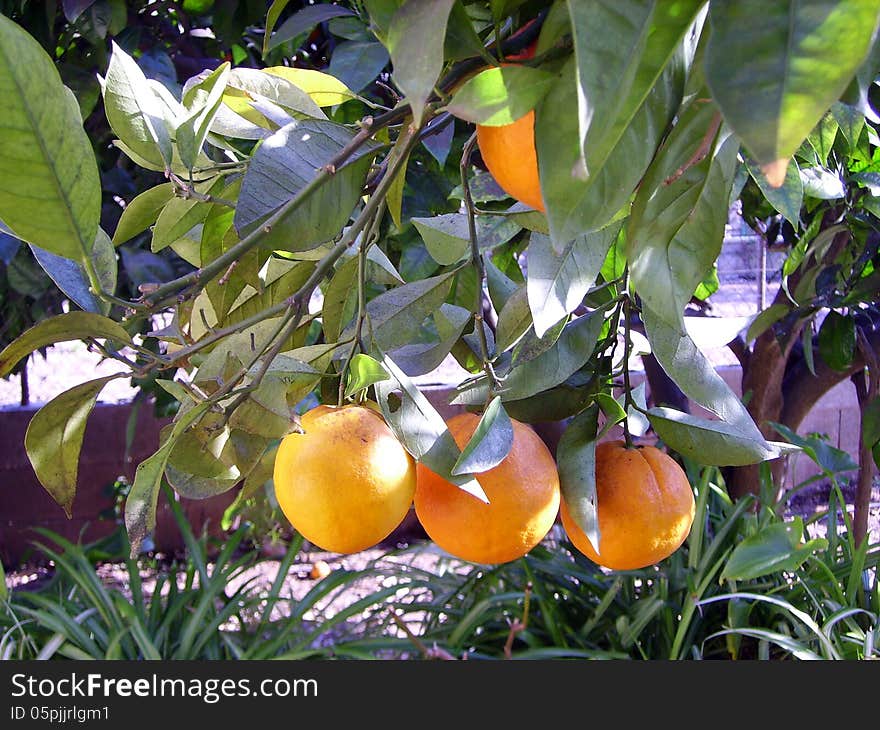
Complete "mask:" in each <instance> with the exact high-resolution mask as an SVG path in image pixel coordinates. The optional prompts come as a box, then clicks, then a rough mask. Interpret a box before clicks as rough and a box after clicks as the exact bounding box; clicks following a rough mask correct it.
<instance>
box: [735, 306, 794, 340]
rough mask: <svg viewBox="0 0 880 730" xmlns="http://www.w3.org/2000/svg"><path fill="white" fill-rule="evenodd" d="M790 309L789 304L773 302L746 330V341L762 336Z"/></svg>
mask: <svg viewBox="0 0 880 730" xmlns="http://www.w3.org/2000/svg"><path fill="white" fill-rule="evenodd" d="M790 311H791V307H789V306H788V305H787V304H771V305H770V306H769V307H767V309H764V310H763V311H762V312H761V313H760V314H759V315H758V316H757V317H755V318H754V319H753V320H752V323H751V324H750V325H749V329H748V330H747V331H746V342H747V343H748V342H751V341H752V340H754V339H755V338H757V337H760V336H761V335H762V334H764V332H766V331H767V330H768V329H770V328H771V327H772V326H773V325H774V324H776V323H777V322H778V321H779V320H780V319H782V318H783V317H784V316H785V315H786V314H788V313H789V312H790Z"/></svg>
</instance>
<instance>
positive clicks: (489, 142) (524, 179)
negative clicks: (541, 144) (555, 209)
mask: <svg viewBox="0 0 880 730" xmlns="http://www.w3.org/2000/svg"><path fill="white" fill-rule="evenodd" d="M477 144H478V145H479V146H480V154H481V155H482V157H483V162H485V163H486V167H488V168H489V172H491V173H492V177H494V178H495V181H496V182H497V183H498V184H499V185H500V186H501V189H502V190H504V192H505V193H507V194H508V195H509V196H510V197H512V198H516V199H517V200H518V201H520V202H521V203H525V204H526V205H528V206H531V207H532V208H535V209H536V210H540V211H542V212H543V211H544V199H543V197H542V196H541V183H540V181H539V179H538V154H537V152H536V151H535V112H534V111H530V112H529V113H528V114H526V115H525V116H523V117H520V118H519V119H517V120H516V121H515V122H512V123H511V124H504V125H502V126H500V127H487V126H484V125H482V124H478V125H477Z"/></svg>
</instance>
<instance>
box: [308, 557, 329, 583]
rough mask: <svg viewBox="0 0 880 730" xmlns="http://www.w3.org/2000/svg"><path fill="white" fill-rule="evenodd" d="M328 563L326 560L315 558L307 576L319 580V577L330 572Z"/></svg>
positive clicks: (325, 575) (323, 576)
mask: <svg viewBox="0 0 880 730" xmlns="http://www.w3.org/2000/svg"><path fill="white" fill-rule="evenodd" d="M331 572H332V571H331V569H330V564H329V563H328V562H327V561H326V560H316V561H315V562H314V563H313V564H312V569H311V570H310V571H309V578H311V579H312V580H321V578H326V577H327V576H328V575H330V573H331Z"/></svg>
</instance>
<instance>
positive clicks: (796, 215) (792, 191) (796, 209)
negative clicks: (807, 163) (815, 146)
mask: <svg viewBox="0 0 880 730" xmlns="http://www.w3.org/2000/svg"><path fill="white" fill-rule="evenodd" d="M746 164H747V166H748V170H749V174H750V175H751V176H752V179H753V180H754V181H755V182H756V183H757V185H758V187H759V188H760V189H761V192H762V193H763V194H764V197H765V198H766V199H767V202H768V203H770V205H772V206H773V207H774V208H775V209H776V210H778V211H779V212H780V213H782V215H783V216H784V217H785V218H786V219H787V220H788V221H789V222H790V223H791V224H792V225H793V226H794V227H795V228H797V227H798V225H799V224H800V217H801V206H803V204H804V183H803V180H802V179H801V175H800V169H799V168H798V164H797V161H795V160H792V161H791V162H790V163H789V165H788V167H787V168H786V171H785V179H784V180H783V181H782V185H777V186H775V187H774V186H773V185H771V183H770V181H769V180H768V179H767V176H766V175H765V174H764V173H763V172H762V171H761V167H760V165H758V163H756V162H755V161H754V160H752V159H751V158H746ZM777 182H778V181H777Z"/></svg>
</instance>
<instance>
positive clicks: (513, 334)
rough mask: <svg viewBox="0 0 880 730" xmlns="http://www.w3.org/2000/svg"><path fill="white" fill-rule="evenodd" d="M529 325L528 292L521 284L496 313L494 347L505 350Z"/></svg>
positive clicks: (526, 330)
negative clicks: (496, 322) (496, 323)
mask: <svg viewBox="0 0 880 730" xmlns="http://www.w3.org/2000/svg"><path fill="white" fill-rule="evenodd" d="M531 326H532V313H531V311H530V310H529V302H528V292H527V291H526V287H524V286H521V287H520V288H519V289H517V290H516V291H515V292H514V293H513V294H512V295H511V296H510V298H509V299H508V300H507V302H506V303H505V305H504V308H503V309H502V310H501V311H500V312H499V313H498V325H497V326H496V328H495V347H496V348H497V350H498V352H506V351H507V350H509V349H510V348H511V347H513V346H514V345H515V344H516V343H517V342H519V340H520V339H521V338H522V337H523V336H524V335H525V333H526V332H528V331H529V328H530V327H531Z"/></svg>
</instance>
